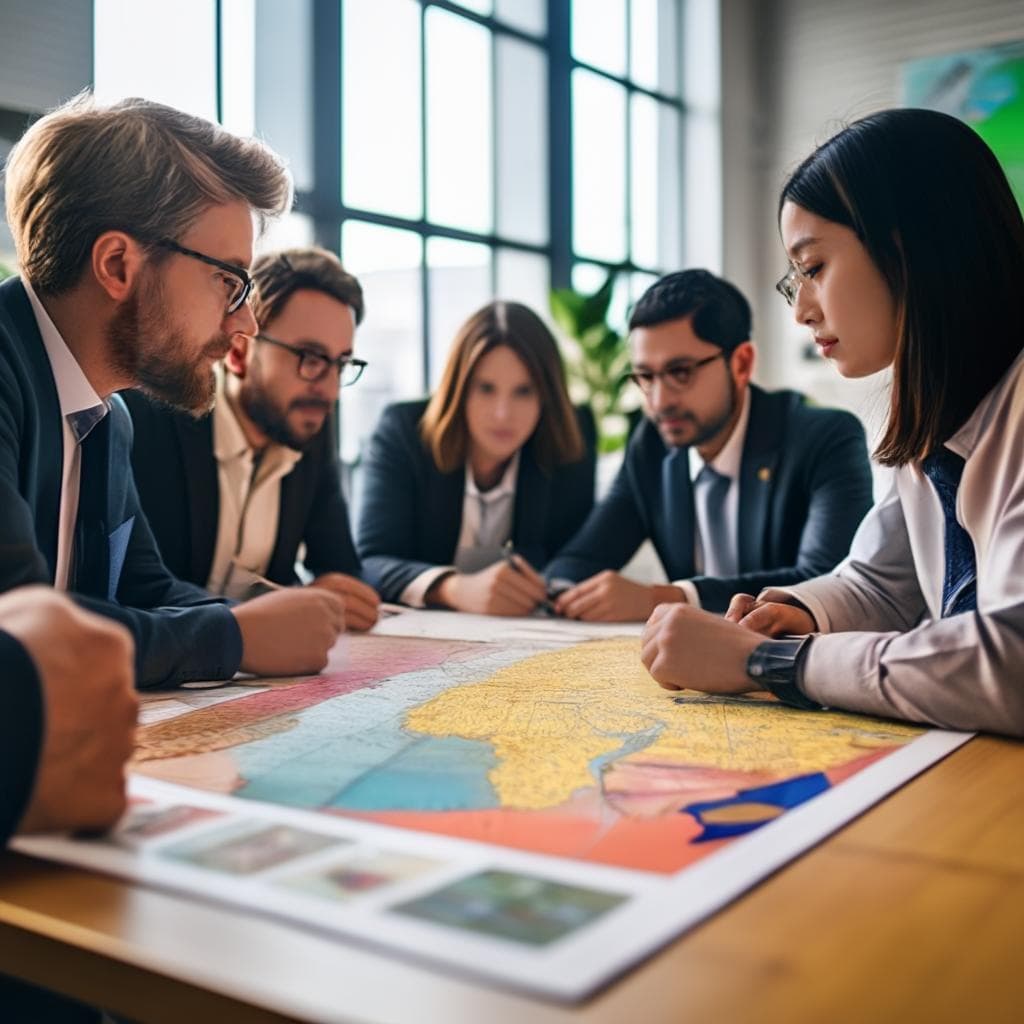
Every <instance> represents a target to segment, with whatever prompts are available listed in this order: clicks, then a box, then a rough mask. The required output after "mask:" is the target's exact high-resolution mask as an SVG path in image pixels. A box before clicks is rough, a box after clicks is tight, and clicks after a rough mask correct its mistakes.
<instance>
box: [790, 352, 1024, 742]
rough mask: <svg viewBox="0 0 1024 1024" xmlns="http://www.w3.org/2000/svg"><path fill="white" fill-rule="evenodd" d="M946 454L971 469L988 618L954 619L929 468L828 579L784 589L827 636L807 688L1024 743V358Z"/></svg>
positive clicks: (967, 506) (815, 646)
mask: <svg viewBox="0 0 1024 1024" xmlns="http://www.w3.org/2000/svg"><path fill="white" fill-rule="evenodd" d="M946 447H948V448H950V449H951V450H952V451H954V452H956V454H957V455H959V456H961V457H962V458H963V459H964V460H965V465H964V471H963V476H962V477H961V480H960V487H959V490H958V492H957V502H956V516H957V520H958V521H959V523H960V524H961V525H962V526H963V528H964V529H965V530H966V531H967V534H968V536H970V538H971V541H972V542H973V544H974V551H975V559H976V564H977V571H978V577H977V600H978V608H977V611H975V612H967V613H964V614H961V615H952V616H949V617H948V618H945V619H943V618H941V617H940V616H941V614H942V582H943V576H944V573H945V565H946V561H945V559H946V556H945V546H944V534H945V520H944V517H943V513H942V506H941V504H940V503H939V498H938V495H937V494H936V492H935V488H934V487H933V485H932V483H931V481H930V480H928V478H927V477H926V476H924V474H923V473H922V472H921V470H920V468H919V466H918V465H917V464H909V465H906V466H901V467H900V468H899V469H897V470H896V471H895V472H894V474H893V485H892V488H891V489H890V491H889V493H888V494H887V495H886V496H885V497H884V498H883V499H882V500H881V501H879V502H878V504H876V505H875V507H874V508H873V509H872V510H871V511H870V512H869V513H868V515H867V518H865V520H864V521H863V522H862V523H861V526H860V529H859V530H858V531H857V534H856V536H855V537H854V539H853V545H852V547H851V549H850V554H849V557H848V558H847V559H846V560H845V561H844V562H842V563H841V564H840V565H839V566H838V567H837V568H836V570H835V571H834V572H833V573H832V574H831V575H828V576H819V577H818V578H817V579H813V580H807V581H806V582H804V583H799V584H797V585H795V586H792V587H787V588H784V589H785V591H786V592H787V593H790V594H792V595H793V596H794V597H796V598H797V599H798V600H799V601H800V602H802V603H803V604H804V605H805V606H806V607H807V608H808V610H809V611H810V612H811V614H812V615H813V616H814V618H815V621H816V622H817V624H818V628H819V629H820V630H821V631H822V633H824V634H827V635H824V636H819V637H816V638H815V640H814V641H813V643H812V644H811V645H810V648H809V649H808V652H807V659H806V662H805V664H804V668H803V674H802V679H801V685H802V687H803V689H804V690H805V691H806V692H807V694H808V695H809V696H810V697H812V698H813V699H814V700H817V701H819V702H820V703H822V704H825V705H836V706H839V707H843V708H848V709H850V710H852V711H861V712H864V713H865V714H872V715H885V716H895V717H899V718H909V719H912V720H916V721H926V722H933V723H935V724H936V725H942V726H951V727H954V728H959V729H985V730H991V731H993V732H1008V733H1012V734H1014V735H1018V736H1021V735H1024V672H1022V667H1024V572H1022V571H1021V566H1024V355H1021V356H1018V357H1017V359H1016V360H1015V361H1014V363H1013V365H1012V366H1011V367H1010V369H1009V370H1008V371H1007V373H1006V374H1005V376H1004V377H1003V379H1002V380H1001V381H1000V382H999V383H998V384H997V385H996V387H995V388H993V389H992V391H990V392H989V394H988V395H986V396H985V398H983V399H982V401H981V402H980V403H979V405H978V406H977V408H976V409H975V410H974V412H973V413H972V415H971V417H970V418H969V419H968V420H967V422H966V423H965V424H964V425H963V427H961V428H960V430H958V431H957V432H956V433H955V434H954V435H953V436H952V437H951V438H950V440H949V441H948V442H947V444H946Z"/></svg>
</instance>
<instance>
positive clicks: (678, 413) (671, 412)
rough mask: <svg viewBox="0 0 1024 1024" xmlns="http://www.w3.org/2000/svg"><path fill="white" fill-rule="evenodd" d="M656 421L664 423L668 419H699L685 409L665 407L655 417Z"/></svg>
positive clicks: (690, 420)
mask: <svg viewBox="0 0 1024 1024" xmlns="http://www.w3.org/2000/svg"><path fill="white" fill-rule="evenodd" d="M654 419H655V422H656V423H664V422H665V421H666V420H688V421H689V422H690V423H696V422H697V419H696V417H695V416H694V415H693V413H690V412H686V411H685V410H683V409H663V410H662V411H661V412H659V413H658V414H657V415H656V416H655V417H654Z"/></svg>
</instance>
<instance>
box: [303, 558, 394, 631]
mask: <svg viewBox="0 0 1024 1024" xmlns="http://www.w3.org/2000/svg"><path fill="white" fill-rule="evenodd" d="M310 586H311V587H321V588H323V589H324V590H329V591H331V593H333V594H337V595H338V596H339V597H340V598H341V599H342V600H343V601H344V602H345V628H346V629H354V630H358V631H360V632H362V631H365V630H367V629H372V628H373V626H374V625H375V624H376V622H377V618H378V616H379V615H380V595H379V594H378V593H377V591H376V590H374V589H373V587H371V586H369V585H368V584H366V583H364V582H363V581H362V580H359V579H356V578H355V576H348V575H347V574H345V573H341V572H325V573H324V574H323V575H322V576H317V578H316V579H315V580H313V582H312V583H311V584H310Z"/></svg>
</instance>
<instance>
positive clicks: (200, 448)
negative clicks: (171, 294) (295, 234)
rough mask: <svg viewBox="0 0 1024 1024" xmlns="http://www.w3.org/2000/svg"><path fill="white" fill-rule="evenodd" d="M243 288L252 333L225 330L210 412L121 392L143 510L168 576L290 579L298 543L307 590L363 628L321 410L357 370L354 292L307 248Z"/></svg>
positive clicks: (270, 259)
mask: <svg viewBox="0 0 1024 1024" xmlns="http://www.w3.org/2000/svg"><path fill="white" fill-rule="evenodd" d="M252 284H253V293H252V309H253V314H254V316H255V318H256V323H257V332H256V334H255V336H254V337H250V336H248V335H245V334H235V335H234V336H233V337H232V339H231V347H230V349H229V350H228V353H227V355H226V356H225V359H224V363H223V368H222V369H221V370H220V371H219V372H218V374H217V385H216V389H217V390H216V398H215V402H214V408H213V414H212V415H211V416H209V417H205V418H203V419H195V418H194V417H192V416H189V415H187V414H185V413H182V412H178V411H176V410H173V409H170V408H168V407H167V406H166V405H162V404H160V403H156V402H153V401H151V400H150V399H148V398H147V397H146V396H145V395H142V394H140V393H138V392H129V393H126V394H125V396H124V398H125V401H126V402H127V404H128V407H129V409H130V410H131V413H132V419H133V421H134V424H135V445H134V449H133V455H132V462H133V465H134V471H135V480H136V484H137V485H138V489H139V497H140V500H141V502H142V507H143V509H145V512H146V516H147V518H148V519H149V523H150V526H151V527H152V530H153V533H154V535H155V537H156V540H157V543H158V544H159V547H160V552H161V554H162V556H163V558H164V561H165V562H166V563H167V566H168V567H169V568H170V569H171V571H172V572H173V573H174V574H175V575H176V576H178V577H179V578H181V579H185V580H189V581H191V582H192V583H195V584H197V585H198V586H202V587H206V588H207V589H208V590H210V591H211V592H212V593H215V594H223V595H225V596H227V597H230V598H234V599H238V600H244V599H245V598H247V597H249V596H251V595H252V594H253V593H258V592H260V591H261V590H263V589H265V588H266V587H267V586H268V585H270V584H273V585H276V586H290V585H292V584H294V583H297V582H298V579H297V577H296V572H295V562H296V556H297V554H298V552H299V547H300V545H304V553H303V556H302V563H303V567H304V568H305V569H306V570H307V571H308V572H309V574H310V575H311V576H312V577H313V583H314V586H319V587H325V588H328V589H330V590H332V591H333V592H335V593H337V594H339V595H340V596H341V597H342V598H343V600H344V601H345V621H346V625H347V626H348V627H350V628H353V629H369V628H370V627H371V626H372V625H373V624H374V623H375V622H376V621H377V607H378V604H379V598H378V596H377V593H376V591H374V590H373V589H372V588H371V587H369V586H368V585H367V584H365V583H363V582H362V581H361V580H360V579H359V578H358V577H359V575H360V571H361V566H360V562H359V556H358V555H357V554H356V550H355V546H354V544H353V542H352V536H351V533H350V530H349V520H348V512H347V509H346V505H345V499H344V497H343V496H342V490H341V480H340V476H339V466H338V457H337V444H336V434H335V427H334V417H333V410H334V405H335V403H336V402H337V400H338V395H339V390H340V389H341V388H342V387H345V386H347V385H350V384H354V383H355V382H356V381H357V380H358V379H359V377H360V375H361V374H362V372H363V369H364V368H365V366H366V363H365V362H364V361H363V360H362V359H357V358H355V356H354V355H353V340H354V335H355V329H356V326H357V325H358V324H359V323H360V322H361V321H362V318H363V293H362V289H361V288H360V286H359V282H358V281H357V280H356V279H355V278H354V277H353V276H352V275H351V274H349V273H347V272H346V271H345V270H344V268H343V267H342V265H341V263H340V262H339V261H338V258H337V257H336V256H334V255H333V254H331V253H329V252H327V251H325V250H323V249H315V248H314V249H292V250H288V251H286V252H279V253H273V254H268V255H265V256H262V257H260V258H259V259H258V260H257V261H256V263H255V264H254V266H253V268H252Z"/></svg>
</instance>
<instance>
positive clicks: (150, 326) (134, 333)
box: [107, 279, 231, 416]
mask: <svg viewBox="0 0 1024 1024" xmlns="http://www.w3.org/2000/svg"><path fill="white" fill-rule="evenodd" d="M107 342H108V351H109V353H110V361H111V365H112V367H113V369H114V370H115V371H116V372H117V373H118V375H119V376H121V377H123V378H126V379H128V380H131V381H132V385H131V386H132V387H135V388H139V389H140V390H142V391H145V392H146V393H147V394H149V395H152V396H153V397H154V398H158V399H159V400H160V401H162V402H166V403H167V404H168V405H172V406H174V407H175V408H177V409H183V410H184V411H186V412H190V413H192V415H193V416H202V415H204V414H205V413H208V412H209V411H210V410H211V409H212V408H213V399H214V392H215V386H216V380H215V377H214V373H213V367H212V366H210V365H208V364H207V362H206V361H207V360H208V359H220V358H222V357H223V356H224V355H225V354H226V353H227V351H228V348H229V346H230V344H231V339H230V337H229V336H228V335H227V334H224V333H223V332H221V333H220V334H217V335H216V336H215V337H213V338H211V339H210V340H209V341H208V342H207V343H206V344H205V345H204V346H203V347H202V349H201V350H200V352H199V353H198V355H194V354H192V351H191V350H192V348H193V346H192V345H190V344H189V341H188V339H187V336H186V335H185V334H184V332H183V331H181V330H180V329H177V328H175V327H173V326H172V321H171V317H170V315H169V313H168V310H167V306H166V303H165V302H164V297H163V293H162V290H161V288H160V286H159V284H158V283H155V282H151V281H147V280H146V279H142V280H140V281H139V284H138V285H137V287H136V289H135V291H134V292H133V293H132V295H131V296H130V297H129V298H128V299H127V300H126V301H125V302H123V303H122V304H121V305H120V307H119V308H118V310H117V312H116V313H115V314H114V318H113V319H112V320H111V322H110V324H109V325H108V327H107Z"/></svg>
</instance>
